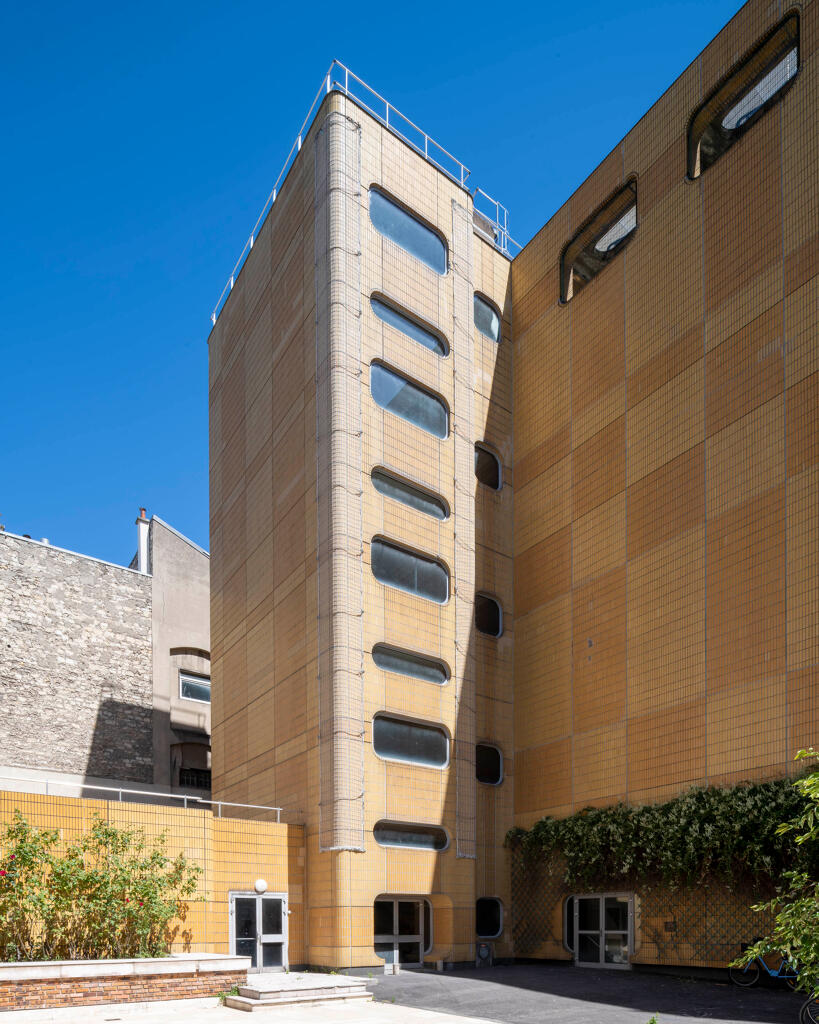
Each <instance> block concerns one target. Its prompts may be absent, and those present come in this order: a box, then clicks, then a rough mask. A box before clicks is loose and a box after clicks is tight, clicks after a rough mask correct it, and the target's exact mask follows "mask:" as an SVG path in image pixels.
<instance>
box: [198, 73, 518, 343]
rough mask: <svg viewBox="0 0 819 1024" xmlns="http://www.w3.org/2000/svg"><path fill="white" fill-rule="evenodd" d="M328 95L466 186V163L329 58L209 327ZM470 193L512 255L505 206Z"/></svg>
mask: <svg viewBox="0 0 819 1024" xmlns="http://www.w3.org/2000/svg"><path fill="white" fill-rule="evenodd" d="M331 92H341V93H343V94H344V95H345V96H347V97H349V98H350V99H351V100H352V101H353V102H354V103H356V104H357V105H358V106H360V107H361V108H362V109H364V110H366V111H367V113H368V114H371V115H372V116H373V117H374V118H375V119H376V120H377V121H380V123H381V124H383V125H384V127H385V128H387V129H388V130H389V131H391V132H392V133H393V135H396V136H397V137H398V138H399V139H402V140H403V141H404V142H406V143H407V145H409V146H411V147H412V148H413V149H414V150H415V151H416V152H417V153H420V154H421V156H423V157H424V159H425V160H428V161H429V162H430V163H431V164H434V165H435V167H437V168H438V170H440V171H443V173H444V174H446V175H447V177H449V178H451V179H452V180H453V181H454V182H456V183H457V184H458V185H460V186H461V187H462V188H467V184H466V182H467V179H468V178H469V173H470V172H469V168H468V167H467V166H466V164H463V163H461V161H460V160H458V158H457V157H455V156H453V155H452V154H451V153H450V152H449V151H448V150H446V149H444V147H443V146H442V145H440V144H439V143H437V142H436V141H435V140H434V139H433V138H431V137H430V136H429V135H427V133H426V132H425V131H424V130H423V129H422V128H419V127H418V125H417V124H415V123H414V122H413V121H410V119H409V118H408V117H405V115H404V114H402V113H401V112H400V111H399V110H396V108H395V107H394V106H393V105H392V104H391V103H390V102H389V100H386V99H385V98H384V97H383V96H381V95H380V94H379V93H377V92H376V91H375V89H373V88H371V87H370V86H369V85H367V83H366V82H365V81H363V80H362V79H361V78H359V77H358V75H356V74H354V73H353V72H352V71H350V69H349V68H348V67H346V66H345V65H344V64H342V63H341V62H340V61H337V60H334V61H333V63H332V64H331V65H330V67H329V69H328V71H327V74H326V75H325V76H324V78H323V79H322V81H321V85H320V86H319V90H318V92H317V93H316V95H315V98H314V100H313V102H312V104H311V105H310V109H309V110H308V111H307V116H306V117H305V119H304V121H303V122H302V126H301V128H300V129H299V133H298V135H297V136H296V139H295V141H294V143H293V145H292V146H291V147H290V152H289V153H288V154H287V159H286V160H285V161H284V166H283V167H282V169H281V171H280V172H279V176H278V178H276V181H275V184H274V185H273V188H272V190H271V192H270V195H268V197H267V199H266V200H265V203H264V206H263V207H262V210H261V213H260V214H259V216H258V218H257V219H256V223H255V224H254V225H253V230H252V231H251V232H250V237H249V238H248V240H247V241H246V242H245V245H244V248H243V249H242V251H241V253H240V255H239V259H238V260H237V261H236V265H235V266H234V268H233V270H232V271H231V273H230V277H229V278H228V280H227V282H226V283H225V286H224V288H223V289H222V293H221V295H220V296H219V298H218V300H217V302H216V305H215V306H214V308H213V312H212V313H211V315H210V319H211V323H213V324H215V323H216V319H217V317H218V316H219V313H220V312H221V311H222V307H223V306H224V304H225V300H226V299H227V297H228V295H229V294H230V293H231V291H232V290H233V286H234V284H235V283H236V277H237V276H238V274H239V271H240V270H241V269H242V267H243V266H244V263H245V260H246V259H247V257H248V254H249V253H250V250H251V249H252V248H253V243H254V241H255V240H256V236H257V234H258V232H259V228H260V227H261V225H262V223H263V221H264V219H265V217H266V216H267V214H268V211H269V210H270V208H271V206H272V205H273V204H274V203H275V202H276V197H277V195H278V193H279V189H280V188H281V185H282V182H283V181H284V179H285V178H286V177H287V172H288V171H289V170H290V168H291V166H292V164H293V161H294V160H295V159H296V156H297V155H298V153H299V151H300V150H301V147H302V145H303V143H304V140H305V138H306V136H307V133H308V131H309V130H310V126H311V125H312V123H313V119H314V118H315V115H316V111H317V110H318V108H319V107H320V106H321V102H322V100H323V99H324V97H325V96H326V95H328V94H329V93H331ZM472 195H473V200H474V204H475V209H476V210H477V211H478V213H479V214H480V215H481V216H482V217H483V218H485V219H486V220H487V221H489V222H490V224H491V232H490V233H491V236H492V242H493V244H494V246H495V248H496V249H498V250H499V251H500V252H502V253H503V254H504V255H506V256H511V252H510V250H509V246H510V245H512V246H514V247H515V248H516V249H520V248H521V246H520V245H519V244H518V243H517V242H516V241H515V240H514V239H513V238H512V237H511V236H510V234H509V212H508V211H507V209H506V207H505V206H503V205H502V204H501V203H499V202H498V201H497V200H495V199H493V198H492V197H491V196H489V195H487V193H486V192H484V191H483V189H480V188H477V189H475V190H474V191H473V192H472Z"/></svg>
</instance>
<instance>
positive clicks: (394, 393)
mask: <svg viewBox="0 0 819 1024" xmlns="http://www.w3.org/2000/svg"><path fill="white" fill-rule="evenodd" d="M370 392H371V394H372V396H373V401H374V402H375V403H376V405H380V406H381V408H382V409H386V410H387V412H391V413H393V414H394V415H396V416H400V417H401V419H403V420H407V421H408V422H410V423H413V424H414V425H415V426H416V427H420V428H421V429H422V430H426V431H427V433H429V434H433V435H434V436H435V437H440V438H445V437H447V436H448V435H449V412H448V411H447V407H446V406H445V405H444V403H443V400H442V399H440V398H438V397H437V395H434V394H432V392H431V391H427V390H426V388H422V387H420V386H419V385H418V384H413V383H412V381H409V380H407V378H406V377H402V376H401V374H400V373H396V372H395V371H394V370H388V369H387V367H386V366H382V365H381V363H370Z"/></svg>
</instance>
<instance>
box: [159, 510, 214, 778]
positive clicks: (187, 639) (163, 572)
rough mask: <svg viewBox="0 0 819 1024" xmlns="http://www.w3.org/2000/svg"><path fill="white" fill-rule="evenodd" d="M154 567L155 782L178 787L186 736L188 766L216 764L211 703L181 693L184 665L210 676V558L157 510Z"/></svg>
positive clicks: (196, 672) (203, 766)
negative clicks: (212, 752)
mask: <svg viewBox="0 0 819 1024" xmlns="http://www.w3.org/2000/svg"><path fill="white" fill-rule="evenodd" d="M150 569H151V573H152V593H153V627H152V640H153V650H154V664H153V706H154V712H153V758H154V782H155V783H156V784H157V785H159V786H171V787H172V788H174V789H177V788H179V787H178V785H177V781H178V767H179V765H178V760H179V758H180V757H181V756H182V750H181V748H180V743H181V742H185V744H186V746H185V750H184V757H185V761H186V766H187V767H191V768H209V767H210V704H203V703H202V702H200V701H193V700H187V699H185V698H182V697H180V695H179V673H180V671H185V672H192V673H194V674H195V675H199V676H208V677H209V676H210V558H209V557H208V554H207V552H205V551H203V550H202V548H200V547H198V546H197V545H196V544H193V543H192V542H191V541H189V540H188V539H187V538H186V537H183V536H182V535H181V534H180V533H177V531H176V530H174V529H173V528H172V527H170V526H168V524H167V523H164V522H163V521H162V520H161V519H159V518H157V517H156V516H154V517H153V518H152V519H151V524H150ZM197 736H200V737H201V744H197V742H196V737H197ZM197 747H199V748H200V749H198V750H197V749H196V748H197ZM175 760H176V761H177V765H176V772H174V761H175ZM200 795H201V793H200Z"/></svg>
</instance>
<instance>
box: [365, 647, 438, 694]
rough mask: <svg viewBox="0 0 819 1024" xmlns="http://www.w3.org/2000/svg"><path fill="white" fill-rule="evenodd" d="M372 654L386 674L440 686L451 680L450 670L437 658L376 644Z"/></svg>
mask: <svg viewBox="0 0 819 1024" xmlns="http://www.w3.org/2000/svg"><path fill="white" fill-rule="evenodd" d="M372 653H373V661H374V662H375V663H376V665H377V666H378V667H379V668H380V669H381V670H382V671H384V672H394V673H395V674H396V675H399V676H408V677H409V678H410V679H420V680H422V681H423V682H425V683H436V684H437V685H438V686H443V685H444V683H446V682H448V680H449V669H447V667H446V665H445V664H444V663H443V662H442V661H437V660H436V659H435V658H424V657H423V656H422V655H420V654H414V653H413V652H412V651H402V650H400V649H399V648H397V647H390V646H389V644H376V645H375V647H373V652H372Z"/></svg>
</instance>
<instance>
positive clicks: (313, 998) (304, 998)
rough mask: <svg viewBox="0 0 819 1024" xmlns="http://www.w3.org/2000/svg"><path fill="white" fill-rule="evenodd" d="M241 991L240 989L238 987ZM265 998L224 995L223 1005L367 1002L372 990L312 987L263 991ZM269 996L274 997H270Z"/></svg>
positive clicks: (253, 1007)
mask: <svg viewBox="0 0 819 1024" xmlns="http://www.w3.org/2000/svg"><path fill="white" fill-rule="evenodd" d="M240 991H241V989H240ZM262 994H263V995H264V997H265V998H259V999H256V998H253V997H249V996H244V995H238V996H226V997H225V1006H229V1007H230V1008H231V1009H233V1010H245V1011H247V1012H248V1013H253V1012H254V1011H255V1010H269V1009H270V1008H271V1007H274V1006H321V1005H323V1004H324V1003H367V1002H370V1001H371V1000H372V997H373V994H372V992H367V991H366V990H365V991H364V992H361V991H360V990H358V989H355V990H351V991H342V992H335V991H333V990H332V989H326V988H325V989H312V990H310V991H306V992H305V991H298V992H293V991H290V992H276V993H272V992H265V993H262ZM271 996H273V997H275V998H270V997H271Z"/></svg>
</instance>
